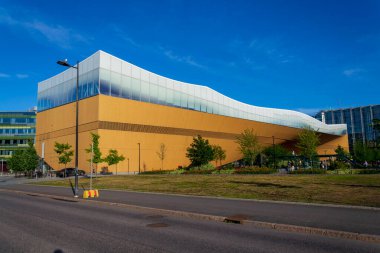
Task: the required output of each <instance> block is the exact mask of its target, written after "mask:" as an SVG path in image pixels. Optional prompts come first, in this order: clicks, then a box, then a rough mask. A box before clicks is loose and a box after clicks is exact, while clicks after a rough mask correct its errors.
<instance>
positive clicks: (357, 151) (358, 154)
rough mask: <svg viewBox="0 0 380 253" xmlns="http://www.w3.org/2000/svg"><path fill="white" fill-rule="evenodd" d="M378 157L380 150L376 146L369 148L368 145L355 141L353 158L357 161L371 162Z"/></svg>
mask: <svg viewBox="0 0 380 253" xmlns="http://www.w3.org/2000/svg"><path fill="white" fill-rule="evenodd" d="M379 158H380V150H379V149H378V148H370V147H369V146H368V145H366V144H363V143H362V142H361V141H357V142H356V143H355V145H354V159H355V160H356V161H358V162H364V161H367V162H373V161H377V160H378V159H379Z"/></svg>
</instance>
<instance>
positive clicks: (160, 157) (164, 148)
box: [156, 143, 166, 170]
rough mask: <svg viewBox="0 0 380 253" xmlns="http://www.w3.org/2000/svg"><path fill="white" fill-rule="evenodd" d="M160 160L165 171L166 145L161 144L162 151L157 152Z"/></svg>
mask: <svg viewBox="0 0 380 253" xmlns="http://www.w3.org/2000/svg"><path fill="white" fill-rule="evenodd" d="M156 154H157V156H158V158H159V159H160V160H161V169H162V170H163V169H164V160H165V158H166V146H165V144H164V143H161V145H160V150H159V151H158V152H156Z"/></svg>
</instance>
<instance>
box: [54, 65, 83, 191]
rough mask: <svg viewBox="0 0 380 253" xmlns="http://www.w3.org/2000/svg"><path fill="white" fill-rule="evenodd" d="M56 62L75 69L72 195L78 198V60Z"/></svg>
mask: <svg viewBox="0 0 380 253" xmlns="http://www.w3.org/2000/svg"><path fill="white" fill-rule="evenodd" d="M57 64H59V65H61V66H64V67H68V68H73V69H76V70H77V85H76V92H75V93H76V95H75V108H76V110H75V186H74V197H75V198H78V115H79V113H78V112H79V103H78V100H79V61H77V65H76V66H74V65H71V64H69V63H68V62H67V59H65V60H63V61H57Z"/></svg>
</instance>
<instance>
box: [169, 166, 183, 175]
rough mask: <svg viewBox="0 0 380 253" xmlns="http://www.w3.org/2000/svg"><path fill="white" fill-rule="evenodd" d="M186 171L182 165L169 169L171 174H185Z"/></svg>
mask: <svg viewBox="0 0 380 253" xmlns="http://www.w3.org/2000/svg"><path fill="white" fill-rule="evenodd" d="M185 171H186V169H184V168H182V167H181V168H179V169H176V170H171V171H169V174H170V175H179V174H183V173H184V172H185Z"/></svg>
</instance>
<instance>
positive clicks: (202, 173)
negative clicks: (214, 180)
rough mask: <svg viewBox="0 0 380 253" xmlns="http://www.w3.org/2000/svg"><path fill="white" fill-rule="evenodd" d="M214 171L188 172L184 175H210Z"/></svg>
mask: <svg viewBox="0 0 380 253" xmlns="http://www.w3.org/2000/svg"><path fill="white" fill-rule="evenodd" d="M213 171H214V170H187V171H184V172H183V173H182V174H184V175H190V174H199V175H209V174H212V172H213Z"/></svg>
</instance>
